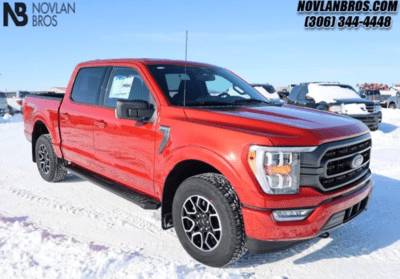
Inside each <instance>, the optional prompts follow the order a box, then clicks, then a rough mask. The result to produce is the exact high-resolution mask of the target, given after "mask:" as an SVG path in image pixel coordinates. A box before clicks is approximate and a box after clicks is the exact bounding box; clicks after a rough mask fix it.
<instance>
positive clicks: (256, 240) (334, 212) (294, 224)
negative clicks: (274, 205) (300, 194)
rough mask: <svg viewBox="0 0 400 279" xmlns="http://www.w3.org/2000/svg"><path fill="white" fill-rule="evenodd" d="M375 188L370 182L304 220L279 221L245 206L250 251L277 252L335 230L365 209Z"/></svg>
mask: <svg viewBox="0 0 400 279" xmlns="http://www.w3.org/2000/svg"><path fill="white" fill-rule="evenodd" d="M372 189H373V182H372V180H369V181H368V183H367V184H365V185H364V186H363V187H362V188H361V189H358V190H356V191H355V192H352V193H351V194H347V195H345V196H339V197H337V198H334V199H329V200H326V201H324V202H322V203H320V204H319V205H318V206H317V207H315V209H314V211H313V212H312V213H311V214H310V216H308V217H307V218H306V219H305V220H302V221H290V222H289V221H288V222H277V221H275V219H274V218H273V216H272V210H268V209H263V210H262V209H254V208H248V207H243V208H242V212H243V220H244V227H245V231H246V236H247V242H248V249H249V251H250V252H253V253H262V252H267V251H275V250H278V249H281V248H285V247H289V246H291V245H293V244H296V243H298V242H299V241H302V240H307V239H310V238H313V237H316V236H319V235H321V234H323V233H326V232H329V231H331V230H334V229H336V228H338V227H340V226H342V225H344V224H346V223H347V222H349V221H350V220H352V219H353V218H355V217H356V216H358V215H359V214H360V213H361V212H363V211H364V210H365V208H366V206H367V203H368V201H369V198H370V196H371V193H372ZM283 209H285V208H283ZM286 209H289V208H286ZM353 210H354V212H353ZM349 212H350V213H349Z"/></svg>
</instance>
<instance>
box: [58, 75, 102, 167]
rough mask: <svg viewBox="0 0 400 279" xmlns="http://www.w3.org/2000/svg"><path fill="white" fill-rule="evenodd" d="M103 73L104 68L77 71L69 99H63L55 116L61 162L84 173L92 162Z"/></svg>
mask: <svg viewBox="0 0 400 279" xmlns="http://www.w3.org/2000/svg"><path fill="white" fill-rule="evenodd" d="M106 72H107V67H93V68H82V69H80V70H79V72H78V74H77V75H76V77H75V82H74V85H73V87H72V89H71V94H70V98H68V97H66V98H64V100H63V103H62V105H61V108H60V112H59V113H60V131H61V139H62V142H61V145H62V151H63V155H64V158H65V159H66V160H68V161H71V162H73V163H74V164H77V165H79V166H81V167H84V168H87V169H91V165H92V163H93V159H94V145H93V124H94V118H95V115H96V113H95V108H96V106H97V105H98V102H99V96H100V92H101V87H102V84H103V79H104V76H105V75H106Z"/></svg>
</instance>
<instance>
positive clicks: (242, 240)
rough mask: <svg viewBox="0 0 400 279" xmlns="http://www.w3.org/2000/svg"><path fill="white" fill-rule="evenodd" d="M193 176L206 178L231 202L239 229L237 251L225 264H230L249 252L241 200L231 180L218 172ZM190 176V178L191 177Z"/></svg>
mask: <svg viewBox="0 0 400 279" xmlns="http://www.w3.org/2000/svg"><path fill="white" fill-rule="evenodd" d="M191 178H199V179H202V180H205V181H207V182H209V183H211V184H212V185H214V187H215V188H216V189H217V190H219V192H221V194H222V195H223V196H224V198H225V200H226V201H227V202H228V203H229V205H230V207H231V211H232V213H233V216H234V219H235V225H236V229H237V234H236V239H237V241H236V247H235V250H234V251H235V252H234V253H233V255H232V258H231V259H230V261H229V262H228V263H226V264H225V265H224V266H227V265H230V264H231V263H233V262H234V261H236V260H238V259H240V258H241V257H243V256H244V255H245V254H246V252H247V246H246V234H245V230H244V224H243V216H242V209H241V205H240V201H239V198H238V196H237V195H236V192H235V190H234V189H233V188H232V186H231V184H230V183H229V181H228V180H227V179H226V178H225V177H224V176H223V175H221V174H217V173H203V174H199V175H196V176H193V177H191ZM191 178H189V179H191Z"/></svg>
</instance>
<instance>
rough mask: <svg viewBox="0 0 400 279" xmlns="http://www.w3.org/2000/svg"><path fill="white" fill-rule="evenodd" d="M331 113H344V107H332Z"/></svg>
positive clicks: (330, 108)
mask: <svg viewBox="0 0 400 279" xmlns="http://www.w3.org/2000/svg"><path fill="white" fill-rule="evenodd" d="M329 111H330V112H334V113H343V108H342V106H330V107H329Z"/></svg>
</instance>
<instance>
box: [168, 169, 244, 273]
mask: <svg viewBox="0 0 400 279" xmlns="http://www.w3.org/2000/svg"><path fill="white" fill-rule="evenodd" d="M172 216H173V220H174V226H175V230H176V234H177V235H178V238H179V241H180V242H181V244H182V246H183V248H184V249H185V250H186V251H187V252H188V254H189V255H191V256H192V257H193V258H194V259H196V260H197V261H199V262H201V263H203V264H205V265H209V266H213V267H222V266H225V265H228V264H230V263H232V262H233V261H235V260H237V259H239V258H240V257H242V256H243V255H244V254H245V253H246V252H247V248H246V238H245V232H244V226H243V218H242V211H241V207H240V202H239V199H238V197H237V195H236V193H235V191H234V190H233V188H232V186H231V185H230V183H229V182H228V180H227V179H226V178H225V177H224V176H222V175H220V174H215V173H206V174H200V175H196V176H193V177H191V178H188V179H186V180H185V181H184V182H183V183H182V184H181V185H180V186H179V188H178V190H177V192H176V194H175V197H174V203H173V208H172Z"/></svg>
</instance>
